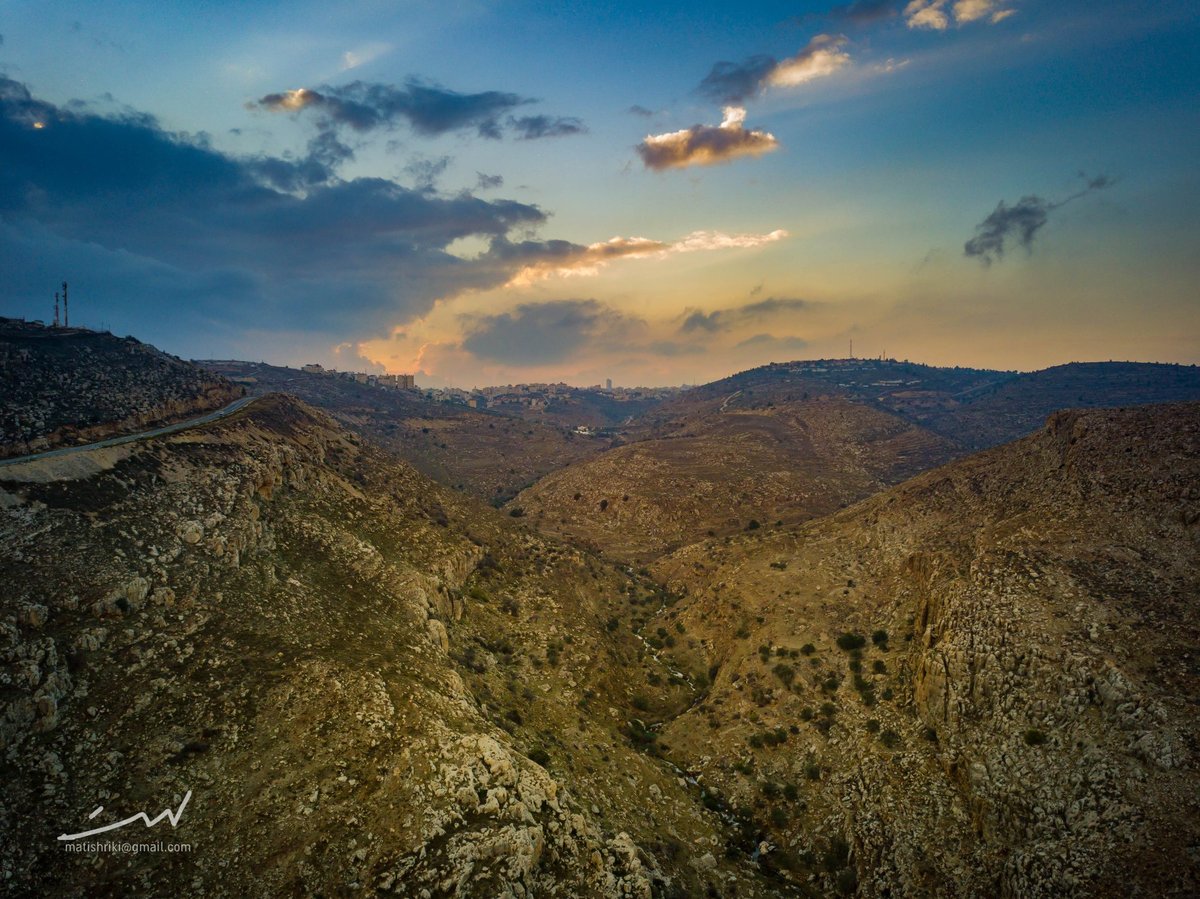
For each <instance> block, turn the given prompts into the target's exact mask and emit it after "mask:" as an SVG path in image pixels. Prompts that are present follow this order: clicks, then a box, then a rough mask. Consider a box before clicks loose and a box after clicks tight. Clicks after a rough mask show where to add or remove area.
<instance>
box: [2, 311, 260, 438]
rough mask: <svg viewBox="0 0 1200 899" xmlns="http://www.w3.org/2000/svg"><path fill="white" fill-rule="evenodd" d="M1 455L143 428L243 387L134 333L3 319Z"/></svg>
mask: <svg viewBox="0 0 1200 899" xmlns="http://www.w3.org/2000/svg"><path fill="white" fill-rule="evenodd" d="M0 395H3V397H4V402H3V404H2V405H0V458H4V457H10V456H22V455H26V454H29V453H35V452H40V451H42V450H45V449H51V448H53V447H56V446H70V445H75V444H80V443H91V442H93V441H96V440H103V439H104V438H106V437H114V436H117V435H120V434H129V433H136V432H138V431H142V430H146V429H148V428H151V427H154V426H156V425H162V424H170V423H172V422H176V421H182V420H186V419H188V418H194V417H197V416H200V415H203V414H204V413H205V412H211V411H213V410H215V409H219V408H221V407H222V406H226V405H228V404H229V403H231V402H232V401H233V400H234V399H236V398H237V397H239V396H241V395H242V390H241V388H239V387H236V386H235V385H234V384H232V383H231V382H229V381H228V380H226V379H225V378H223V377H221V376H219V375H216V374H213V373H211V372H207V371H204V370H203V369H200V368H197V367H196V366H194V365H192V364H190V363H188V362H184V361H183V360H181V359H177V358H175V357H174V356H168V355H167V354H166V353H163V352H161V351H159V350H156V349H155V348H154V347H152V346H148V345H147V344H144V343H140V342H139V341H137V340H134V339H133V338H132V337H126V338H119V337H114V336H113V335H112V334H107V333H99V332H96V331H88V330H85V329H82V328H47V327H44V326H42V325H37V324H32V323H26V322H21V321H17V320H14V319H0Z"/></svg>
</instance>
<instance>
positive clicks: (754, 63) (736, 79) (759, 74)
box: [696, 56, 779, 103]
mask: <svg viewBox="0 0 1200 899" xmlns="http://www.w3.org/2000/svg"><path fill="white" fill-rule="evenodd" d="M778 64H779V62H778V60H776V59H775V57H774V56H751V57H750V58H749V59H746V60H743V61H742V62H718V63H714V64H713V67H712V69H711V70H710V71H709V73H708V74H707V75H705V76H704V80H703V81H701V82H700V86H699V87H698V88H696V90H697V92H698V93H700V94H702V95H703V96H705V97H708V98H709V99H710V100H714V101H716V102H717V103H741V102H742V101H743V100H745V99H746V98H747V97H752V96H754V95H755V94H757V93H758V90H759V87H760V86H761V85H762V83H763V80H764V79H765V78H766V77H767V76H768V75H769V74H770V73H771V71H772V70H773V69H774V68H775V66H777V65H778Z"/></svg>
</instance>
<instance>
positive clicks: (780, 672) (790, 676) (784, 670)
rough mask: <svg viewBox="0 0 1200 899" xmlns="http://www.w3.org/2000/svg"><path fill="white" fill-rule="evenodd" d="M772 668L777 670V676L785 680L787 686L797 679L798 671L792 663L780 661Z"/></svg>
mask: <svg viewBox="0 0 1200 899" xmlns="http://www.w3.org/2000/svg"><path fill="white" fill-rule="evenodd" d="M772 670H773V671H774V672H775V676H776V677H777V678H779V679H780V680H781V681H783V683H784V685H785V686H788V687H790V686H791V685H792V681H793V680H795V679H796V671H795V669H794V668H792V666H791V665H785V664H784V663H783V662H780V663H779V664H778V665H776V666H775V667H774V669H772Z"/></svg>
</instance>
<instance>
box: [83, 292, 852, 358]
mask: <svg viewBox="0 0 1200 899" xmlns="http://www.w3.org/2000/svg"><path fill="white" fill-rule="evenodd" d="M66 289H67V285H66V284H64V285H63V290H66ZM850 358H851V359H853V358H854V338H853V337H851V338H850Z"/></svg>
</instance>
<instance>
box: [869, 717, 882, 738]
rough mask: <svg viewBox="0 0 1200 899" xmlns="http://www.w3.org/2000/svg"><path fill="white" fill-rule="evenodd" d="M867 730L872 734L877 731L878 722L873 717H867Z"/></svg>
mask: <svg viewBox="0 0 1200 899" xmlns="http://www.w3.org/2000/svg"><path fill="white" fill-rule="evenodd" d="M867 730H868V731H870V732H871V733H873V734H877V733H879V722H878V721H876V720H875V719H874V718H871V719H869V720H868V721H867Z"/></svg>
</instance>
